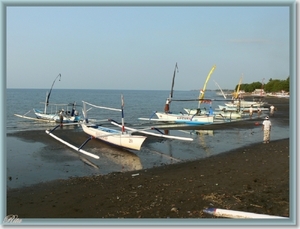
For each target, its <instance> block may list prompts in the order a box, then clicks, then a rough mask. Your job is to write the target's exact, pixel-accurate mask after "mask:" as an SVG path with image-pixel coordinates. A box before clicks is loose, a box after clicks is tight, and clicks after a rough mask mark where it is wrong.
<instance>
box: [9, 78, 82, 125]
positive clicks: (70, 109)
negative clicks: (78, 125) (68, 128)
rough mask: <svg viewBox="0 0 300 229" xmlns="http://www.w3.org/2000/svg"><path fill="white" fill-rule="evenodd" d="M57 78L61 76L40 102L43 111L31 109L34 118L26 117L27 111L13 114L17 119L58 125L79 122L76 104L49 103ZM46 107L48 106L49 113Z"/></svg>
mask: <svg viewBox="0 0 300 229" xmlns="http://www.w3.org/2000/svg"><path fill="white" fill-rule="evenodd" d="M58 78H59V81H60V79H61V74H58V76H57V77H56V78H55V79H54V81H53V83H52V86H51V89H50V91H49V93H48V92H47V93H46V101H45V102H42V103H43V104H44V111H42V110H39V109H36V108H33V112H34V114H35V118H33V117H29V116H26V115H27V114H28V113H29V112H30V111H28V112H27V113H26V114H24V115H19V114H14V115H15V116H17V117H20V118H25V119H31V120H36V121H45V122H59V123H70V122H78V121H80V119H81V117H80V115H79V112H78V111H77V110H76V103H75V102H74V103H69V104H54V103H49V99H50V95H51V91H52V88H53V85H54V83H55V81H56V80H57V79H58ZM48 106H50V110H51V111H50V112H48V111H47V109H48V110H49V108H48Z"/></svg>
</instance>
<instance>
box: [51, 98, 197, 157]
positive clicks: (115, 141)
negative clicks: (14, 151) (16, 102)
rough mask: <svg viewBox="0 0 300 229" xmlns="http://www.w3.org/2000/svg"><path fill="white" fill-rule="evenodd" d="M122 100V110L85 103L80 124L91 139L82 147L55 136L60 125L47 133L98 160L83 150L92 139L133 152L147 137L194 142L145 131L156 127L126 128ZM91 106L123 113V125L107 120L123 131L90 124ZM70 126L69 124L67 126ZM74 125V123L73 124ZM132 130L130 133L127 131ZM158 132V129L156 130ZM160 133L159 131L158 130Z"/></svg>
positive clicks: (139, 147)
mask: <svg viewBox="0 0 300 229" xmlns="http://www.w3.org/2000/svg"><path fill="white" fill-rule="evenodd" d="M121 100H122V106H121V109H117V108H110V107H103V106H98V105H94V104H91V103H88V102H85V101H82V102H83V111H82V112H83V116H84V120H83V121H80V122H79V123H78V124H79V125H81V127H82V130H83V131H84V132H85V133H86V134H88V135H89V138H88V139H87V140H86V141H85V142H84V143H83V144H81V146H80V147H76V146H74V145H71V144H70V143H68V142H66V141H64V140H62V139H60V138H58V137H57V136H55V135H54V134H53V133H52V132H53V131H54V130H55V129H56V128H58V127H59V126H60V125H57V126H56V127H55V128H53V129H52V130H46V133H47V134H48V135H50V136H51V137H53V138H55V139H56V140H58V141H60V142H62V143H63V144H65V145H67V146H69V147H70V148H73V149H75V150H76V151H78V152H80V153H83V154H86V155H88V156H91V157H94V158H96V159H98V158H99V157H98V156H97V155H94V154H91V153H89V152H87V151H85V150H83V149H82V148H83V146H84V145H85V144H86V143H87V142H88V141H90V140H91V139H99V140H101V141H104V142H106V143H109V144H111V145H114V146H119V147H122V148H125V149H131V150H140V149H141V146H142V144H143V142H144V141H145V140H146V138H147V136H145V135H153V136H157V137H164V138H170V139H178V140H185V141H193V139H192V138H184V137H178V136H170V135H163V134H162V133H160V134H156V133H152V132H148V131H145V130H150V129H155V128H154V127H147V128H145V129H133V128H128V127H125V125H124V112H123V108H124V100H123V95H121ZM87 105H89V106H91V107H94V108H100V109H106V110H112V111H121V113H122V124H118V123H117V122H116V121H113V120H110V119H107V121H111V124H114V125H116V126H119V127H120V128H121V129H118V130H117V129H113V128H107V127H103V126H101V125H98V124H93V123H90V122H89V119H88V115H87V112H88V110H87V109H86V106H87ZM65 125H68V124H65ZM69 125H72V124H69ZM73 125H74V123H73ZM127 130H130V131H127ZM155 130H157V129H155ZM157 131H158V130H157ZM139 132H140V133H143V134H144V135H138V134H134V135H133V133H139Z"/></svg>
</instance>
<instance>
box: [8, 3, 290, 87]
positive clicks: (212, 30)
mask: <svg viewBox="0 0 300 229" xmlns="http://www.w3.org/2000/svg"><path fill="white" fill-rule="evenodd" d="M290 19H291V17H290V12H289V8H288V6H276V5H274V6H268V7H264V6H259V5H257V6H255V5H253V6H252V5H251V6H238V7H237V6H218V5H215V6H171V5H170V6H160V5H157V6H150V7H149V6H148V7H147V6H130V5H128V6H117V5H115V6H89V7H88V6H80V7H79V6H72V5H70V6H66V7H63V6H59V5H58V6H39V7H38V6H32V5H31V6H11V7H7V10H6V70H7V71H6V72H7V74H6V86H7V88H41V89H45V88H46V89H48V88H50V87H51V85H52V83H53V81H54V79H55V78H56V77H57V75H58V74H61V81H60V82H56V83H55V86H54V88H57V89H129V90H170V88H171V82H172V77H173V72H174V68H175V64H176V63H177V65H178V72H177V73H176V79H175V86H174V89H175V90H194V89H197V90H198V89H201V88H202V87H203V85H204V82H205V80H206V77H207V75H208V73H209V72H210V70H211V68H212V67H213V65H216V69H215V70H214V72H213V73H212V75H211V78H210V80H209V82H208V84H207V89H218V86H217V85H216V83H215V82H217V84H219V86H220V87H221V88H222V89H234V88H235V86H236V85H237V84H238V82H239V80H240V78H241V77H243V79H242V83H252V82H264V83H267V82H268V81H269V80H270V79H280V80H285V79H287V77H288V76H289V75H290V61H291V60H290V48H291V47H290V46H291V39H290Z"/></svg>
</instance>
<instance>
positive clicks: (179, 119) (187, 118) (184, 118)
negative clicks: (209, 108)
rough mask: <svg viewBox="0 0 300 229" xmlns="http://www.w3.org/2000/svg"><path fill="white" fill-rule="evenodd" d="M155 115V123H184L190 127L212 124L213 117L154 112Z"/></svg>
mask: <svg viewBox="0 0 300 229" xmlns="http://www.w3.org/2000/svg"><path fill="white" fill-rule="evenodd" d="M155 114H156V116H157V117H158V120H157V121H161V122H172V123H185V124H192V125H205V124H211V123H213V122H214V117H213V116H209V115H189V114H182V113H178V114H173V113H163V112H156V113H155ZM152 121H153V119H152Z"/></svg>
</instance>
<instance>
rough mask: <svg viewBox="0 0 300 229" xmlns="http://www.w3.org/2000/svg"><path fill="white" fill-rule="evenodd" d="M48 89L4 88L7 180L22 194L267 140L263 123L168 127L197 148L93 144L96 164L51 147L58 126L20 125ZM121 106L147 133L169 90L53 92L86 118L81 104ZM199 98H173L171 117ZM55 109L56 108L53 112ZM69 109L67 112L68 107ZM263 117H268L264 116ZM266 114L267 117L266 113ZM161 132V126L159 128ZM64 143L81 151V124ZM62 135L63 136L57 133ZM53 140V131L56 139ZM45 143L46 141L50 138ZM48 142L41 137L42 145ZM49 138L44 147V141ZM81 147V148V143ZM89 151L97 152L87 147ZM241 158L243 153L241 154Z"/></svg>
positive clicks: (170, 142)
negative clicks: (60, 181) (46, 184)
mask: <svg viewBox="0 0 300 229" xmlns="http://www.w3.org/2000/svg"><path fill="white" fill-rule="evenodd" d="M46 93H47V89H7V90H6V102H7V106H6V120H5V121H6V123H7V126H6V133H7V136H6V149H7V150H6V157H5V158H6V160H7V161H6V166H7V168H6V177H7V188H8V189H10V188H20V187H24V186H30V185H33V184H37V183H41V182H47V181H52V180H57V179H68V178H70V177H83V176H93V175H105V174H109V173H113V172H126V171H135V172H136V173H137V174H138V171H139V170H140V169H150V168H154V167H159V166H164V165H168V164H174V163H182V162H186V161H191V160H197V159H203V158H206V157H210V156H213V155H217V154H220V153H224V152H227V151H230V150H232V149H236V148H240V147H242V146H246V145H250V144H253V143H258V142H262V139H263V133H262V131H261V126H259V124H260V123H261V122H262V119H253V120H250V121H248V123H247V125H245V126H243V127H242V128H240V127H236V126H235V127H231V126H230V125H228V128H220V129H218V128H213V129H209V128H207V129H206V128H205V127H203V126H202V127H201V128H196V127H195V128H193V127H188V128H184V127H182V128H170V130H169V133H168V134H169V135H174V136H180V137H187V138H192V139H193V141H183V140H177V139H164V138H158V137H148V138H147V139H146V141H145V142H144V143H143V145H142V148H141V150H139V151H135V150H128V149H122V148H120V147H114V146H111V145H108V144H105V143H103V142H101V141H100V140H93V144H90V143H89V142H88V143H87V144H86V145H85V146H84V147H83V149H85V150H86V151H89V152H91V153H93V154H96V155H98V156H99V157H100V158H99V159H94V158H90V157H88V156H86V155H82V154H80V153H78V152H76V151H75V150H73V149H71V148H69V147H67V146H65V145H64V144H62V143H61V142H59V141H54V140H53V139H52V138H51V136H49V135H47V134H46V133H45V132H44V130H46V129H52V128H54V126H55V125H56V124H53V123H45V122H38V121H34V120H28V119H23V118H20V117H17V116H15V115H14V114H19V115H25V114H26V116H30V117H34V113H33V108H37V109H40V110H44V103H45V100H46ZM122 96H123V98H124V99H123V101H124V121H125V124H126V125H128V126H130V127H133V128H140V129H143V128H147V127H151V126H158V127H159V126H160V125H162V124H155V123H149V122H148V121H142V120H139V118H150V117H155V116H153V115H154V113H155V112H156V111H163V110H164V105H165V102H166V99H167V98H168V97H169V91H167V90H101V89H99V90H86V89H74V90H73V89H53V90H52V92H51V96H50V100H49V103H50V104H72V103H75V104H76V110H78V111H79V113H80V114H82V112H81V110H82V101H86V102H89V103H92V104H94V105H98V106H103V107H110V108H121V102H122V101H121V97H122ZM198 96H199V91H197V90H190V91H176V90H175V91H174V95H173V99H174V100H191V101H172V103H171V105H170V108H171V109H170V110H171V111H172V112H173V113H179V112H182V113H184V110H183V108H196V107H198V101H195V99H196V98H198ZM205 97H207V98H210V99H212V100H213V101H212V103H211V104H209V103H205V104H204V103H203V104H201V107H205V108H207V109H209V107H210V106H211V107H212V108H213V109H217V108H218V105H224V98H223V97H220V96H219V95H217V94H216V92H215V91H207V92H206V94H205ZM51 107H52V108H51ZM51 109H53V110H52V111H55V110H56V109H57V108H56V107H55V106H51V105H49V106H48V108H47V110H48V111H50V110H51ZM65 109H66V108H65ZM262 115H264V114H262ZM266 115H268V114H266ZM88 117H89V119H90V120H93V121H94V122H97V124H101V125H103V126H107V127H112V128H118V127H115V126H112V125H111V123H110V122H109V121H108V119H113V120H116V121H119V122H121V119H122V116H121V112H119V111H111V110H105V109H97V108H91V109H89V110H88ZM272 124H273V129H272V134H271V139H272V140H278V139H284V138H288V137H289V126H287V125H282V124H281V123H278V124H277V123H276V120H274V123H272ZM161 127H162V128H163V126H161ZM64 128H65V129H64V130H63V131H64V133H65V136H68V138H72V139H73V141H76V143H77V144H78V146H80V145H81V144H82V143H83V142H82V138H79V137H78V138H77V137H76V136H79V135H80V136H84V137H86V138H88V136H85V134H84V133H83V131H82V129H81V127H80V126H78V125H74V126H69V127H64ZM36 130H43V131H42V132H39V133H42V135H43V134H44V136H39V135H37V136H35V137H33V139H28V138H24V137H22V135H19V134H18V133H30V132H33V131H36ZM60 131H61V130H60ZM53 133H54V134H55V131H54V132H53ZM45 136H46V137H45ZM41 137H43V138H41ZM45 138H46V139H49V141H48V140H46V141H45V140H44V139H45ZM77 141H78V142H77ZM90 145H92V146H90ZM241 153H242V152H241Z"/></svg>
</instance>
